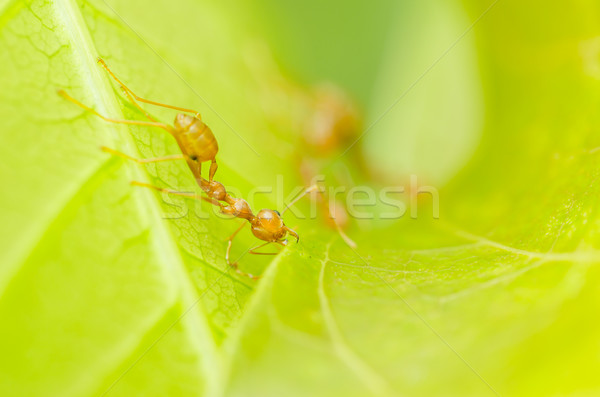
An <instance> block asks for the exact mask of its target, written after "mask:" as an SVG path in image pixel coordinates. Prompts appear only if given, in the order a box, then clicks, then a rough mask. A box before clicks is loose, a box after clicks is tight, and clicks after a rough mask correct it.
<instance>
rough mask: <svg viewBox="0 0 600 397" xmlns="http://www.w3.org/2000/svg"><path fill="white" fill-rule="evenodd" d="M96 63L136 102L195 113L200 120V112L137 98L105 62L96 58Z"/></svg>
mask: <svg viewBox="0 0 600 397" xmlns="http://www.w3.org/2000/svg"><path fill="white" fill-rule="evenodd" d="M98 63H99V64H100V65H102V67H103V68H104V69H105V70H106V71H107V72H108V74H110V75H111V76H112V78H113V79H115V81H116V82H117V83H119V85H120V86H121V88H123V90H125V91H128V92H129V93H130V94H131V95H133V97H134V98H135V99H137V100H138V101H140V102H144V103H148V104H150V105H155V106H162V107H164V108H169V109H174V110H179V111H182V112H186V113H195V114H196V117H198V118H200V112H197V111H195V110H192V109H186V108H180V107H178V106H172V105H167V104H165V103H160V102H154V101H151V100H148V99H144V98H142V97H139V96H137V95H136V94H135V93H134V92H133V91H131V89H130V88H129V87H127V86H126V85H125V84H123V82H122V81H121V80H119V78H118V77H117V76H116V75H115V74H114V73H113V72H112V70H110V68H109V67H108V65H107V64H106V62H104V59H102V58H98Z"/></svg>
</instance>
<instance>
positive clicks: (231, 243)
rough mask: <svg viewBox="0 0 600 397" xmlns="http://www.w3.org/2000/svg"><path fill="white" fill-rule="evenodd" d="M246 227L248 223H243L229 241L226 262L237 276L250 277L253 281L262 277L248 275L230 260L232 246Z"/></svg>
mask: <svg viewBox="0 0 600 397" xmlns="http://www.w3.org/2000/svg"><path fill="white" fill-rule="evenodd" d="M244 226H246V222H243V223H242V224H241V225H240V227H238V228H237V229H236V230H235V232H233V234H232V235H231V236H229V238H228V239H227V251H226V252H225V261H227V264H228V265H229V266H230V267H231V268H233V269H234V270H235V272H236V273H237V274H239V275H241V276H244V277H248V278H250V279H252V280H258V279H259V278H260V276H255V275H254V274H251V273H246V272H243V271H241V270H240V268H239V266H238V263H237V262H231V261H230V260H229V256H230V254H231V246H232V245H233V239H234V238H235V236H236V235H237V234H238V233H239V232H240V231H241V230H242V229H243V228H244ZM246 252H248V251H246ZM244 254H245V252H244ZM242 256H243V255H242Z"/></svg>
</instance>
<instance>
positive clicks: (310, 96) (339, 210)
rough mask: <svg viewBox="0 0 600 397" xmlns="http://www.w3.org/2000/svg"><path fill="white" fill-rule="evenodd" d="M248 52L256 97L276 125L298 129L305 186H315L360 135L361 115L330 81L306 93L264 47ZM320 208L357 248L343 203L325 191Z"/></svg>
mask: <svg viewBox="0 0 600 397" xmlns="http://www.w3.org/2000/svg"><path fill="white" fill-rule="evenodd" d="M248 49H249V51H248V52H247V57H246V62H247V64H248V66H249V67H250V69H251V70H252V71H253V73H254V76H255V79H256V81H257V83H259V86H260V89H261V91H262V94H263V95H262V96H258V97H259V100H261V102H263V111H264V112H265V113H266V114H267V115H268V117H269V118H270V119H271V121H273V122H275V123H276V129H279V130H299V134H298V140H299V142H297V143H296V144H294V145H293V147H294V149H295V150H294V157H295V161H296V163H297V167H298V170H299V171H300V177H301V178H302V181H303V183H304V184H305V185H308V184H310V183H314V178H315V177H316V176H318V175H319V174H321V173H322V171H323V168H325V167H324V164H327V163H328V162H329V161H330V160H331V158H332V157H334V156H338V155H339V154H340V152H341V151H342V150H345V149H346V148H348V147H351V146H352V144H353V143H354V142H355V140H356V138H357V137H358V135H359V134H360V132H361V131H362V122H361V117H360V112H359V111H358V108H357V106H356V104H355V103H354V101H352V99H351V98H350V96H349V95H348V94H347V93H345V92H344V91H343V90H342V89H341V88H339V87H338V86H336V85H334V84H332V83H327V84H320V85H317V86H315V87H312V88H309V89H306V88H305V87H302V86H300V85H298V84H295V83H293V82H291V81H290V80H289V79H287V78H286V77H285V76H284V75H283V73H282V72H281V70H280V68H279V67H278V65H277V63H276V62H275V61H274V59H273V56H272V55H271V53H270V50H269V49H268V47H267V46H266V45H265V44H264V43H262V42H255V43H252V44H251V46H250V47H249V48H248ZM298 126H301V127H300V128H298ZM352 154H353V155H354V157H353V159H352V164H353V166H354V167H355V168H357V169H358V170H361V171H362V170H364V169H366V164H365V161H364V159H363V158H362V156H361V155H360V151H358V150H353V152H352ZM317 204H318V206H319V210H320V212H321V213H323V214H324V215H325V216H324V218H325V220H326V222H327V224H328V226H330V227H332V228H334V229H335V230H337V232H338V233H339V235H340V237H341V238H342V239H343V240H344V242H345V243H346V244H347V245H348V246H350V247H351V248H356V243H355V242H354V241H353V240H352V239H351V238H350V237H349V236H348V235H347V234H346V233H345V229H346V228H347V227H348V226H349V216H348V212H347V210H346V207H345V206H344V204H343V203H342V202H340V201H338V200H336V199H335V197H331V198H330V197H328V196H327V194H326V193H325V192H321V194H320V195H317Z"/></svg>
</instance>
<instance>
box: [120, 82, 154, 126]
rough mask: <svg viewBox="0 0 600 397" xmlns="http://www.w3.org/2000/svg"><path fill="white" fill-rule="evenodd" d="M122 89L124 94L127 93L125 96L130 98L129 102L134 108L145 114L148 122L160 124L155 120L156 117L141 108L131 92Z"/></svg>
mask: <svg viewBox="0 0 600 397" xmlns="http://www.w3.org/2000/svg"><path fill="white" fill-rule="evenodd" d="M121 88H122V89H123V93H125V95H126V96H127V98H129V102H131V103H132V104H133V106H135V107H136V108H137V109H138V110H139V111H140V112H142V113H144V116H146V118H147V119H148V120H150V121H154V122H158V120H157V119H155V118H154V117H152V116H151V115H150V113H148V112H147V111H146V110H145V109H144V108H143V107H141V106H140V104H139V103H137V101H136V100H135V99H134V98H133V96H132V95H131V94H130V93H129V91H127V90H126V89H125V88H123V87H122V86H121Z"/></svg>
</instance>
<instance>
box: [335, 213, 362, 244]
mask: <svg viewBox="0 0 600 397" xmlns="http://www.w3.org/2000/svg"><path fill="white" fill-rule="evenodd" d="M330 216H331V215H330ZM331 219H332V220H333V225H334V226H335V230H337V232H338V233H339V235H340V237H341V238H342V240H344V242H345V243H346V244H347V245H348V246H349V247H350V248H356V247H358V245H357V244H356V243H355V242H354V240H352V239H351V238H350V237H349V236H348V235H347V234H346V232H344V230H343V229H342V227H341V226H340V224H339V222H338V221H337V219H336V218H334V217H331Z"/></svg>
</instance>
